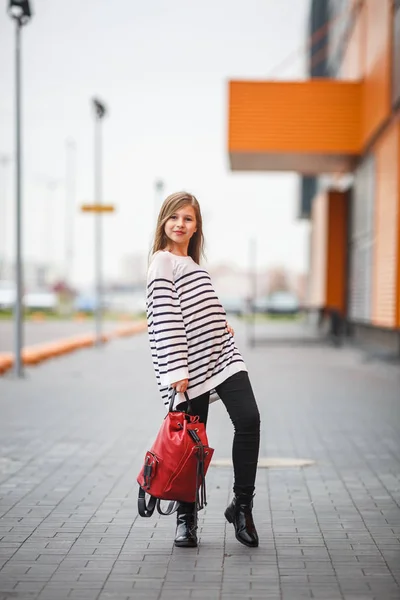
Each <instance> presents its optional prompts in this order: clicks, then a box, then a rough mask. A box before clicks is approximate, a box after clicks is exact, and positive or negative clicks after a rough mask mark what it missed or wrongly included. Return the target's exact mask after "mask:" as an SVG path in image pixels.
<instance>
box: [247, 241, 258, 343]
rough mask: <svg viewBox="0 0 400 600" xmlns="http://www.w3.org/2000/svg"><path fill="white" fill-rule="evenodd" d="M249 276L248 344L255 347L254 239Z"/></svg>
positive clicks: (255, 276)
mask: <svg viewBox="0 0 400 600" xmlns="http://www.w3.org/2000/svg"><path fill="white" fill-rule="evenodd" d="M249 274H250V290H251V293H250V315H249V320H248V344H249V346H250V347H254V346H255V328H256V313H255V302H256V298H257V240H256V238H252V239H251V240H250V244H249Z"/></svg>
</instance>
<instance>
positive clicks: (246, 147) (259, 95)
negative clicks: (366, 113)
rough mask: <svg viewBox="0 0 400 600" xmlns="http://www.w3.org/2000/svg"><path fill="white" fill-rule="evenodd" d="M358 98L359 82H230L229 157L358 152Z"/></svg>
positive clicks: (359, 113) (346, 153) (360, 98)
mask: <svg viewBox="0 0 400 600" xmlns="http://www.w3.org/2000/svg"><path fill="white" fill-rule="evenodd" d="M361 100H362V84H361V83H359V82H341V81H336V80H329V79H318V80H317V79H314V80H311V81H302V82H268V81H267V82H254V81H232V82H230V101H229V113H230V114H229V151H230V153H231V156H232V155H233V154H235V153H242V154H244V153H246V152H256V153H271V154H275V155H276V154H279V153H282V154H287V153H292V154H296V153H299V154H320V155H324V154H327V155H355V154H358V153H359V152H360V150H361V134H362V131H361V127H362V123H361ZM239 168H240V167H239Z"/></svg>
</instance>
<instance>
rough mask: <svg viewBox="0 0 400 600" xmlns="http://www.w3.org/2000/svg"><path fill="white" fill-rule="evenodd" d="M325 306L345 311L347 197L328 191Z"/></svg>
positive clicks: (340, 193) (343, 312) (342, 312)
mask: <svg viewBox="0 0 400 600" xmlns="http://www.w3.org/2000/svg"><path fill="white" fill-rule="evenodd" d="M328 201H329V204H328V240H327V293H326V306H327V307H328V308H335V309H336V310H338V311H340V313H341V314H345V311H346V278H347V277H346V252H347V209H348V204H347V197H346V194H344V193H343V192H333V191H331V192H329V196H328Z"/></svg>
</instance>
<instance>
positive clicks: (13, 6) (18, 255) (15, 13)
mask: <svg viewBox="0 0 400 600" xmlns="http://www.w3.org/2000/svg"><path fill="white" fill-rule="evenodd" d="M8 13H9V15H10V16H11V18H12V19H14V20H15V26H16V27H15V158H16V160H15V164H16V170H15V173H16V187H15V189H16V206H15V216H16V219H15V220H16V229H15V282H16V298H15V304H14V326H15V363H14V372H15V375H16V377H18V378H20V377H22V376H23V367H22V333H23V332H22V317H23V314H22V295H23V274H22V222H21V221H22V165H21V162H22V158H21V155H22V152H21V28H22V26H23V25H26V23H28V21H29V20H30V18H31V9H30V6H29V0H10V1H9V5H8Z"/></svg>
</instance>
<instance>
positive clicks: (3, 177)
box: [0, 154, 11, 279]
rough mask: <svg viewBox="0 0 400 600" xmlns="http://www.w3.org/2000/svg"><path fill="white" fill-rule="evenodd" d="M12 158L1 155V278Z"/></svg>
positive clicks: (5, 261)
mask: <svg viewBox="0 0 400 600" xmlns="http://www.w3.org/2000/svg"><path fill="white" fill-rule="evenodd" d="M10 162H11V159H10V157H9V156H7V155H5V154H3V155H1V156H0V166H1V173H0V205H2V206H1V211H0V244H1V246H2V247H1V248H0V279H2V278H5V277H6V269H7V220H8V219H7V204H8V203H7V181H8V173H7V167H8V165H9V164H10Z"/></svg>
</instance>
